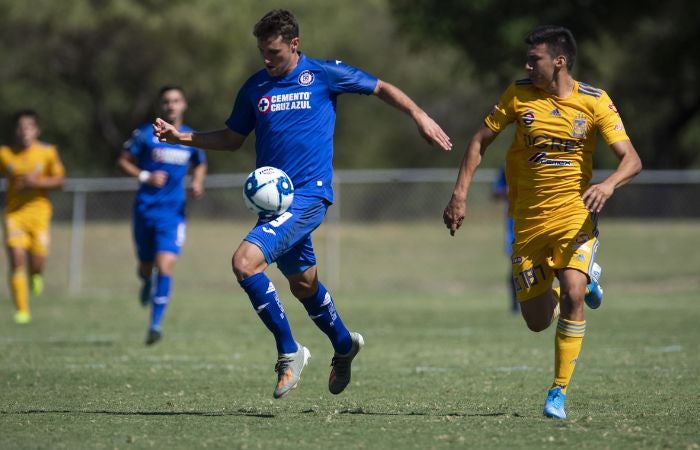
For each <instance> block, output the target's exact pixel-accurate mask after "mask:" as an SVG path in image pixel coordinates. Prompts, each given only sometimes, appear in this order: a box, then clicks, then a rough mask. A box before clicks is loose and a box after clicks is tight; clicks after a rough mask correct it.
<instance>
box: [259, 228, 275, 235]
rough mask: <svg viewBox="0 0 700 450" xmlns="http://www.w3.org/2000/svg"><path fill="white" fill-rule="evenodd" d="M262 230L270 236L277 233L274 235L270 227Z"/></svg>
mask: <svg viewBox="0 0 700 450" xmlns="http://www.w3.org/2000/svg"><path fill="white" fill-rule="evenodd" d="M262 230H263V231H264V232H265V233H268V234H271V235H273V236H277V233H275V230H273V229H272V228H270V227H262Z"/></svg>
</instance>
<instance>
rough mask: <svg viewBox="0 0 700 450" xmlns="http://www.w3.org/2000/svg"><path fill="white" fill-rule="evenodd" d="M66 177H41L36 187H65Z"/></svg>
mask: <svg viewBox="0 0 700 450" xmlns="http://www.w3.org/2000/svg"><path fill="white" fill-rule="evenodd" d="M65 180H66V178H65V177H64V176H55V177H41V178H39V179H38V180H37V182H36V187H38V188H40V189H58V188H60V187H63V183H64V182H65Z"/></svg>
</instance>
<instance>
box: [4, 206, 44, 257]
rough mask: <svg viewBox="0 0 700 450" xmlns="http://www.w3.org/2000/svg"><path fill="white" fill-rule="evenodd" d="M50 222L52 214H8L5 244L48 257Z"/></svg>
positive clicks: (6, 216)
mask: <svg viewBox="0 0 700 450" xmlns="http://www.w3.org/2000/svg"><path fill="white" fill-rule="evenodd" d="M50 222H51V214H36V213H32V214H27V213H26V212H25V213H23V212H12V213H8V214H6V215H5V244H6V245H7V246H8V247H16V248H24V249H26V250H27V251H29V252H30V253H33V254H35V255H40V256H46V255H47V254H48V253H49V244H50V242H51V235H50V232H49V224H50Z"/></svg>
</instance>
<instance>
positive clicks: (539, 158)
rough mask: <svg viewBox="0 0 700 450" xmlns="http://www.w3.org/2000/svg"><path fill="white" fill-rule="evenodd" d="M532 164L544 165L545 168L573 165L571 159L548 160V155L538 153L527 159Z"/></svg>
mask: <svg viewBox="0 0 700 450" xmlns="http://www.w3.org/2000/svg"><path fill="white" fill-rule="evenodd" d="M527 160H528V161H530V162H531V163H535V164H543V165H545V166H559V167H566V166H570V165H571V164H572V162H571V160H570V159H551V158H547V153H545V152H537V153H535V154H534V155H532V156H531V157H529V158H528V159H527Z"/></svg>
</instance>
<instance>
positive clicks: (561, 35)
mask: <svg viewBox="0 0 700 450" xmlns="http://www.w3.org/2000/svg"><path fill="white" fill-rule="evenodd" d="M525 43H526V44H527V45H538V44H547V49H548V50H549V54H550V55H551V56H552V58H556V57H557V56H561V55H564V56H565V57H566V68H567V69H569V71H571V69H573V67H574V62H576V39H574V35H573V34H572V33H571V31H570V30H569V29H568V28H564V27H561V26H558V25H541V26H539V27H537V28H535V29H534V30H532V31H531V32H530V34H528V35H527V37H526V38H525Z"/></svg>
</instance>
